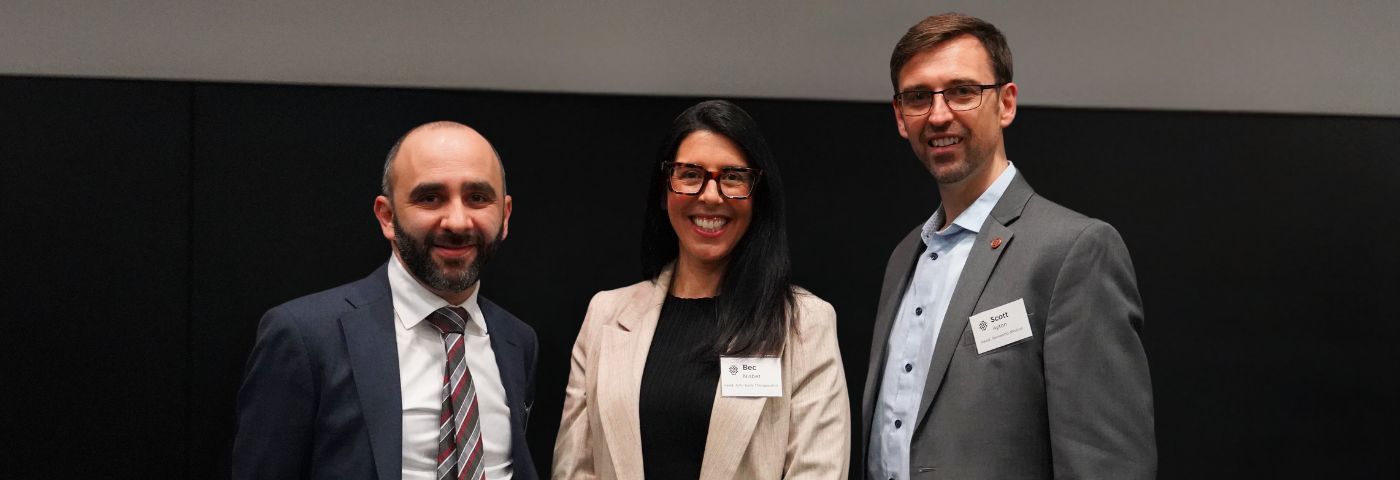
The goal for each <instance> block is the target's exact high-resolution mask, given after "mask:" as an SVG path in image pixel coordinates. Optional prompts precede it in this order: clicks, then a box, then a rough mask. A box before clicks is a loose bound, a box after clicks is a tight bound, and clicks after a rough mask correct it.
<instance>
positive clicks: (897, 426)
mask: <svg viewBox="0 0 1400 480" xmlns="http://www.w3.org/2000/svg"><path fill="white" fill-rule="evenodd" d="M901 425H904V422H901V421H899V420H895V421H894V428H899V427H900V426H901Z"/></svg>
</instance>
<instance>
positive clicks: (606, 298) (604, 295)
mask: <svg viewBox="0 0 1400 480" xmlns="http://www.w3.org/2000/svg"><path fill="white" fill-rule="evenodd" d="M656 288H658V285H657V284H656V282H655V281H653V280H642V281H640V282H637V283H634V284H631V285H627V286H625V287H619V288H614V289H612V290H603V291H601V292H598V293H595V294H593V299H592V300H590V301H589V302H588V310H589V311H590V312H598V311H610V310H616V309H617V308H618V307H621V306H623V305H630V304H632V303H635V302H639V301H643V300H645V299H647V298H650V297H651V296H652V294H653V293H654V291H655V289H656Z"/></svg>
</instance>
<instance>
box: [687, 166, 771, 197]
mask: <svg viewBox="0 0 1400 480" xmlns="http://www.w3.org/2000/svg"><path fill="white" fill-rule="evenodd" d="M755 178H756V175H754V174H753V173H752V172H746V171H742V170H721V171H720V172H719V173H718V174H716V175H715V180H716V182H715V183H716V184H718V185H719V189H720V193H721V194H723V195H724V196H726V197H747V196H749V194H750V193H752V192H753V185H754V180H755ZM709 180H710V172H708V171H706V170H705V169H703V168H698V167H692V166H689V165H675V166H672V167H671V190H673V191H675V192H676V193H683V194H687V195H693V194H696V193H700V191H701V190H702V189H704V188H705V184H706V183H708V182H709Z"/></svg>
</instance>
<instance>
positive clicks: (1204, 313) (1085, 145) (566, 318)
mask: <svg viewBox="0 0 1400 480" xmlns="http://www.w3.org/2000/svg"><path fill="white" fill-rule="evenodd" d="M698 100H700V99H698V98H679V97H628V96H590V95H564V94H522V93H501V92H487V91H448V90H410V89H389V88H346V87H313V86H286V85H251V84H223V83H198V82H155V81H118V80H99V79H58V78H26V77H0V132H4V139H3V141H0V169H3V170H0V171H3V177H2V178H0V182H3V183H2V184H0V187H2V188H0V195H3V202H0V205H3V207H4V208H3V211H4V212H5V213H6V214H7V215H6V217H8V218H6V220H11V219H13V218H15V217H18V222H17V223H16V222H12V221H10V222H7V224H8V228H6V229H5V234H4V248H2V249H0V255H3V257H0V259H3V264H2V265H3V266H4V271H5V275H4V286H3V289H2V290H3V293H4V301H5V303H6V304H7V305H10V307H9V308H8V309H7V313H6V314H5V321H4V322H0V324H2V325H4V326H3V331H0V334H2V336H0V338H3V341H0V351H3V352H4V355H5V359H6V361H5V365H6V367H5V368H4V372H5V375H4V380H5V381H4V384H5V389H4V398H5V401H4V405H5V408H4V410H5V414H4V418H5V420H4V423H5V430H6V431H7V433H8V435H6V436H7V437H9V438H8V440H9V441H8V442H7V443H8V444H9V445H7V446H6V450H7V451H6V455H5V456H6V457H8V458H10V459H13V460H18V461H17V462H15V461H12V462H7V463H9V466H8V467H6V468H5V469H6V470H7V471H6V473H5V475H4V476H6V477H11V478H31V477H55V476H56V477H76V476H78V475H82V474H101V475H103V476H105V477H118V478H219V477H226V476H227V469H228V454H229V448H230V445H231V441H232V435H233V426H234V416H233V415H234V400H235V395H236V392H237V389H238V386H239V383H240V381H241V378H242V369H243V362H244V361H245V360H246V358H247V354H248V352H249V350H250V349H251V347H252V342H253V335H254V330H255V327H256V325H257V322H258V319H259V317H260V316H261V315H262V313H263V312H264V311H265V310H267V309H268V308H270V307H272V306H274V305H276V304H279V303H282V302H284V301H287V300H290V299H292V298H295V297H298V296H301V295H305V294H308V293H311V292H314V291H318V290H322V289H325V288H329V287H332V286H335V285H338V284H342V283H345V282H348V281H352V280H355V279H358V278H361V277H363V276H365V275H366V274H368V273H369V272H370V271H371V270H373V269H374V268H375V267H376V266H377V265H379V264H380V263H382V262H384V261H385V260H386V259H387V258H388V257H389V248H388V243H387V242H386V241H385V240H384V239H383V238H382V237H381V236H380V234H379V230H378V228H377V226H376V224H375V221H374V218H373V216H372V214H371V204H372V201H373V198H374V196H375V195H376V193H377V188H378V182H379V175H380V169H381V167H382V164H383V156H384V154H385V152H386V151H387V150H388V148H389V146H390V145H391V144H392V143H393V141H394V140H395V139H396V138H398V136H399V135H401V134H403V132H405V131H407V130H408V129H409V128H412V127H413V126H415V125H418V124H420V123H423V122H427V121H430V120H438V119H452V120H457V121H461V122H464V123H467V124H469V125H472V126H473V127H475V128H477V129H478V130H480V131H481V132H482V133H483V134H484V135H486V137H487V138H489V139H490V140H491V141H492V142H493V143H494V144H495V146H496V148H497V149H498V150H499V151H500V152H501V154H502V156H503V157H504V159H505V163H506V168H507V171H508V172H509V179H510V193H511V194H512V196H513V197H514V199H515V200H514V201H515V211H514V215H513V216H512V222H511V234H510V238H509V239H508V240H507V241H506V242H505V244H504V247H503V249H502V251H501V254H500V256H499V257H498V258H497V259H496V260H495V262H494V263H493V264H492V265H491V266H489V267H488V269H487V272H486V273H485V274H484V275H483V294H484V295H485V296H487V297H489V298H491V299H492V300H493V301H495V302H497V303H499V304H500V305H502V306H503V307H505V308H507V309H508V310H510V311H512V312H514V313H515V314H516V315H517V316H519V317H520V318H522V319H524V320H525V321H526V322H528V323H530V324H531V325H532V326H534V328H535V330H536V331H537V332H538V333H539V336H540V342H541V345H540V358H539V361H540V365H539V378H538V397H537V399H536V404H535V405H536V408H535V409H534V414H533V415H532V419H531V420H532V423H531V426H530V431H529V435H530V442H531V445H532V452H533V454H534V456H535V458H536V460H537V461H538V463H539V466H540V467H541V468H542V469H543V471H547V470H548V465H549V461H550V457H551V450H552V445H553V439H554V434H555V432H556V430H557V428H558V420H559V411H560V406H561V404H562V395H563V386H564V383H565V380H566V377H567V375H568V352H569V349H570V347H571V345H572V342H573V338H574V335H575V334H576V333H577V330H578V326H579V323H580V322H581V321H582V318H583V312H584V310H585V307H586V306H587V302H588V299H589V298H590V297H591V296H592V294H593V293H594V292H596V291H599V290H603V289H611V288H616V287H620V286H623V285H627V284H630V283H633V282H636V281H638V280H640V277H639V273H638V260H637V256H638V249H637V242H638V237H639V233H640V218H639V217H640V215H641V212H642V197H643V192H644V188H645V185H644V183H645V179H646V173H647V171H648V170H647V169H648V168H650V165H651V162H653V161H654V160H655V159H654V158H653V155H654V154H655V150H656V149H657V147H658V146H659V144H660V142H661V140H662V136H663V134H664V133H665V131H666V129H667V127H668V126H669V124H670V121H671V119H672V118H673V117H674V116H675V115H676V114H677V113H679V112H680V111H681V110H682V109H684V108H685V107H687V106H689V105H691V104H693V103H694V102H696V101H698ZM736 102H737V103H738V104H739V105H741V106H742V107H744V108H745V109H747V110H748V111H749V112H750V113H751V114H752V115H753V116H754V117H755V118H756V119H757V120H758V122H759V124H760V125H761V126H762V128H763V129H764V132H765V134H766V135H767V137H768V140H769V142H770V144H771V145H772V146H773V149H774V151H775V154H776V155H777V158H778V161H779V164H780V165H781V166H782V170H783V171H782V174H783V180H784V181H785V182H786V183H787V185H788V190H789V197H788V199H787V200H788V202H789V211H790V212H791V218H790V219H789V223H790V224H789V227H790V235H791V244H792V250H793V255H794V258H793V261H794V265H795V269H796V271H795V275H796V280H797V282H798V283H799V284H801V285H803V286H805V287H807V288H808V289H810V290H812V291H813V292H815V293H816V294H818V295H819V296H821V297H822V298H824V299H826V300H828V301H830V302H831V303H832V304H834V305H835V307H836V310H837V312H838V316H839V325H840V326H839V333H840V339H841V347H842V353H843V358H844V360H845V366H846V374H847V381H848V382H849V384H850V386H851V391H852V394H853V396H854V398H855V400H854V401H853V402H852V406H853V407H854V408H856V409H858V408H859V405H858V401H859V395H858V392H859V391H860V389H861V388H862V385H863V383H864V379H865V373H866V372H865V368H866V364H867V362H868V357H867V355H868V352H869V348H870V328H871V323H872V322H871V320H872V318H871V317H872V316H873V314H874V310H875V301H876V296H877V294H878V291H879V287H880V279H881V275H882V269H883V268H884V265H885V260H886V257H887V255H888V254H889V251H890V250H891V249H892V248H893V247H894V245H895V243H896V242H897V241H898V240H899V239H900V237H901V236H902V235H903V234H904V233H906V232H907V231H908V230H909V229H910V228H912V227H913V226H914V225H916V224H918V223H920V222H922V221H923V220H924V219H925V218H927V216H928V215H929V214H931V213H932V211H933V210H934V208H935V207H936V206H937V204H938V200H937V192H936V188H935V186H934V183H933V181H932V179H931V178H930V177H929V175H928V174H927V173H926V172H925V171H924V170H923V168H922V167H921V166H920V165H919V164H918V162H917V161H915V159H914V158H913V156H912V154H911V153H910V152H909V147H908V145H907V143H905V142H904V140H903V139H901V138H899V136H898V135H897V133H896V131H895V128H894V125H893V116H892V114H891V112H890V109H889V107H888V106H887V105H884V104H878V103H856V102H831V101H796V100H763V99H736ZM1006 141H1007V150H1008V154H1009V156H1010V158H1011V159H1012V161H1014V162H1016V166H1017V168H1019V169H1020V170H1021V171H1022V172H1023V173H1024V174H1025V175H1026V177H1027V178H1028V179H1029V181H1030V183H1031V184H1032V185H1033V186H1034V187H1035V188H1036V190H1037V191H1038V192H1039V193H1040V194H1042V195H1044V196H1046V197H1048V198H1050V199H1052V200H1054V201H1056V202H1059V203H1061V204H1064V205H1067V206H1069V207H1071V208H1074V209H1076V210H1079V211H1081V212H1083V213H1086V214H1088V215H1090V216H1094V217H1098V218H1102V219H1105V220H1107V221H1109V222H1110V223H1112V224H1113V225H1114V226H1116V227H1117V228H1118V229H1119V231H1120V232H1121V233H1122V235H1123V237H1124V239H1125V240H1126V241H1127V244H1128V246H1129V248H1130V249H1131V251H1132V253H1133V259H1134V262H1135V264H1136V267H1137V273H1138V279H1139V282H1140V288H1141V292H1142V295H1143V297H1144V301H1145V304H1146V311H1147V327H1146V331H1145V341H1146V347H1147V353H1148V357H1149V360H1150V362H1151V367H1152V381H1153V386H1154V389H1155V392H1156V420H1157V438H1158V447H1159V453H1160V463H1161V467H1160V473H1161V477H1162V478H1200V477H1234V476H1241V475H1247V476H1251V477H1271V476H1283V477H1302V476H1326V477H1355V476H1365V477H1370V476H1378V475H1380V474H1381V472H1385V471H1391V472H1394V471H1395V470H1397V468H1400V462H1397V459H1396V455H1394V453H1393V450H1394V445H1395V442H1394V440H1393V434H1394V432H1395V431H1396V430H1397V428H1396V427H1397V417H1400V415H1397V414H1396V405H1398V404H1400V376H1397V375H1396V374H1397V368H1396V367H1397V366H1400V365H1398V364H1397V360H1400V354H1397V353H1396V345H1395V343H1396V341H1397V340H1400V326H1397V320H1400V315H1396V314H1395V313H1394V310H1392V308H1394V307H1392V306H1391V300H1394V299H1395V298H1396V297H1397V295H1396V294H1397V293H1400V291H1397V288H1396V287H1397V284H1398V283H1400V282H1397V274H1396V272H1397V268H1400V255H1397V253H1396V245H1397V244H1400V222H1397V220H1396V215H1395V213H1394V212H1393V211H1392V205H1390V204H1388V203H1387V202H1386V201H1384V200H1383V199H1385V198H1390V197H1392V196H1393V192H1395V191H1396V190H1397V188H1400V164H1397V163H1396V162H1395V161H1394V156H1395V155H1396V152H1397V151H1400V119H1396V118H1363V117H1337V116H1299V115H1262V114H1232V113H1199V112H1164V111H1127V110H1088V109H1057V108H1037V107H1027V106H1022V108H1021V109H1020V112H1019V115H1018V117H1017V119H1016V123H1015V125H1013V126H1012V127H1011V128H1010V129H1009V130H1008V131H1007V134H1006ZM855 419H856V421H857V422H858V421H859V417H858V415H857V416H855ZM856 431H859V428H858V427H857V428H856Z"/></svg>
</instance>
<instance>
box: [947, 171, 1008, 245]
mask: <svg viewBox="0 0 1400 480" xmlns="http://www.w3.org/2000/svg"><path fill="white" fill-rule="evenodd" d="M1008 165H1010V163H1009V162H1007V160H1006V158H1005V157H1001V156H998V157H996V158H993V159H992V161H991V162H988V164H987V165H986V166H985V168H983V169H982V171H979V172H973V173H972V174H971V175H968V176H967V178H964V179H962V181H959V182H956V183H940V184H938V197H939V198H940V199H941V200H942V201H943V224H942V225H939V226H938V228H939V229H940V230H942V229H944V228H948V225H951V224H952V223H953V220H954V219H956V218H958V215H962V212H963V211H965V210H967V207H970V206H972V202H975V201H977V197H980V196H982V193H983V192H986V191H987V189H988V188H990V187H991V186H992V183H995V182H996V180H997V177H999V176H1001V174H1002V172H1005V171H1006V167H1007V166H1008Z"/></svg>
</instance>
